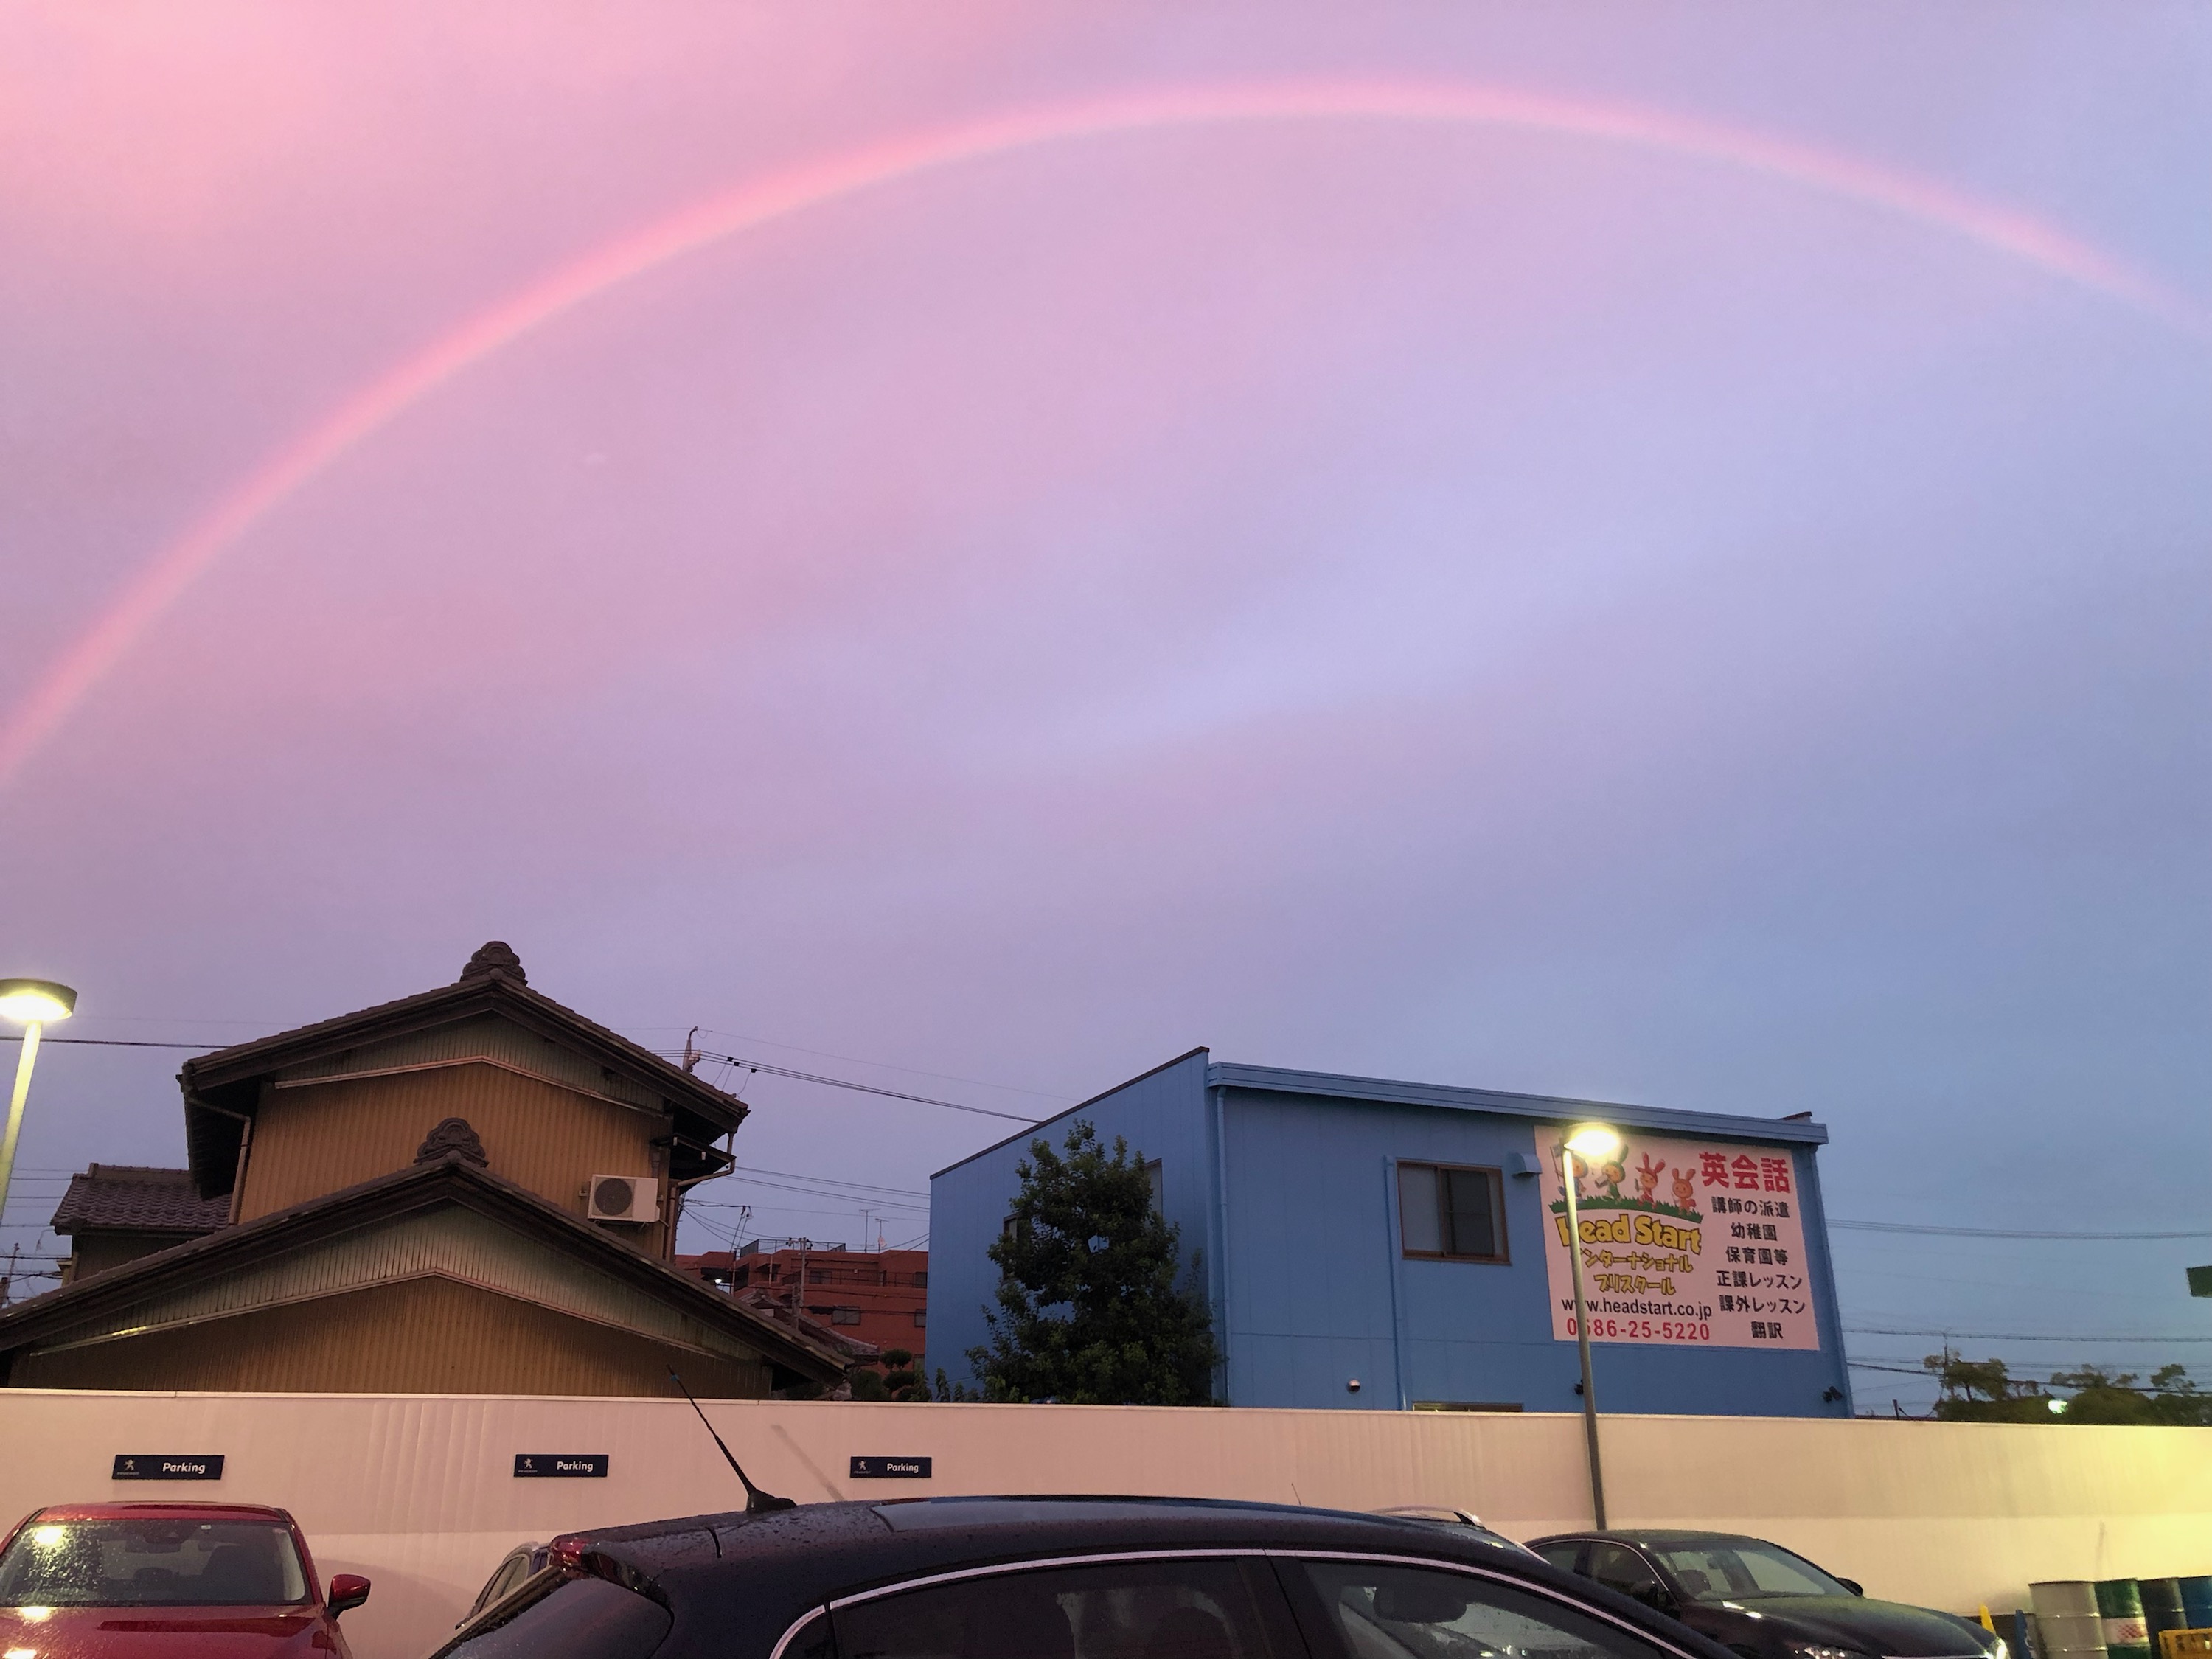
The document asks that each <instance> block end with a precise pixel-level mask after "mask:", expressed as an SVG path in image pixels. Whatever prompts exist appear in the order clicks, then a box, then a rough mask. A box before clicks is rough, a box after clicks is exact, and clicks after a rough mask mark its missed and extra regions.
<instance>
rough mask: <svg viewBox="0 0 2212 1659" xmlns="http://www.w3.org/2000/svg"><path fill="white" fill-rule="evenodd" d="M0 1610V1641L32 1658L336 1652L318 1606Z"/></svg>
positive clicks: (232, 1657) (183, 1658) (267, 1656)
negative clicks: (31, 1613) (33, 1615)
mask: <svg viewBox="0 0 2212 1659" xmlns="http://www.w3.org/2000/svg"><path fill="white" fill-rule="evenodd" d="M23 1613H24V1610H23V1609H22V1608H21V1607H0V1637H4V1638H6V1639H5V1641H4V1642H0V1646H5V1647H7V1648H9V1649H28V1650H30V1651H32V1652H33V1653H35V1654H36V1655H37V1656H38V1659H277V1656H279V1655H280V1654H281V1655H283V1656H285V1659H293V1656H295V1655H296V1656H299V1659H307V1656H310V1655H317V1654H320V1653H331V1654H335V1653H336V1652H337V1644H335V1643H333V1642H332V1641H331V1638H329V1637H328V1636H327V1635H325V1634H324V1632H323V1628H322V1624H323V1620H322V1612H321V1609H319V1608H318V1607H56V1608H54V1609H52V1612H51V1613H48V1615H47V1616H46V1618H44V1619H42V1620H31V1619H27V1618H25V1617H24V1616H23Z"/></svg>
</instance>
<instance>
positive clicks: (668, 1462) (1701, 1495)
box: [0, 1389, 2212, 1659]
mask: <svg viewBox="0 0 2212 1659" xmlns="http://www.w3.org/2000/svg"><path fill="white" fill-rule="evenodd" d="M707 1411H708V1415H709V1416H710V1417H711V1418H712V1419H714V1424H715V1426H716V1427H717V1428H718V1429H720V1431H721V1433H722V1436H723V1437H724V1438H725V1439H726V1440H727V1441H728V1442H729V1443H730V1445H731V1448H732V1450H734V1451H735V1452H736V1453H737V1454H738V1458H739V1460H740V1461H741V1462H744V1465H745V1469H746V1473H748V1474H750V1475H751V1476H752V1477H753V1479H754V1480H756V1481H757V1482H758V1483H759V1484H760V1485H762V1486H765V1487H767V1488H768V1489H769V1490H770V1491H772V1492H782V1493H784V1494H785V1495H787V1496H788V1497H791V1498H797V1499H799V1501H801V1502H802V1503H803V1502H807V1501H810V1500H814V1501H818V1500H821V1499H824V1498H851V1497H860V1498H907V1497H919V1496H922V1495H926V1494H927V1493H931V1492H1156V1493H1167V1494H1182V1495H1194V1496H1206V1497H1222V1498H1261V1499H1268V1500H1273V1501H1277V1502H1283V1503H1305V1504H1326V1505H1333V1506H1337V1507H1342V1508H1347V1509H1370V1508H1376V1507H1379V1506H1381V1505H1383V1504H1419V1503H1431V1504H1453V1505H1456V1506H1458V1507H1461V1508H1467V1509H1473V1510H1475V1511H1477V1512H1478V1513H1480V1515H1481V1516H1482V1517H1483V1518H1484V1519H1485V1520H1486V1521H1488V1522H1491V1523H1492V1524H1493V1525H1495V1526H1497V1527H1498V1528H1499V1529H1500V1530H1501V1531H1504V1532H1505V1533H1508V1534H1511V1535H1513V1536H1515V1537H1518V1538H1533V1537H1535V1536H1537V1535H1539V1534H1542V1533H1545V1532H1549V1531H1557V1530H1560V1529H1564V1528H1570V1527H1575V1526H1584V1525H1587V1524H1588V1523H1589V1511H1588V1509H1587V1504H1588V1486H1587V1485H1586V1483H1585V1477H1584V1474H1583V1461H1582V1438H1581V1437H1582V1425H1581V1420H1580V1419H1578V1418H1574V1417H1567V1416H1552V1415H1535V1414H1528V1415H1455V1414H1446V1413H1400V1412H1380V1411H1377V1412H1343V1411H1249V1410H1233V1411H1207V1410H1155V1409H1151V1408H1146V1407H1089V1406H891V1405H859V1404H849V1403H848V1404H830V1403H826V1402H825V1403H808V1404H790V1403H782V1402H757V1403H756V1402H750V1401H712V1402H709V1403H708V1407H707ZM0 1447H4V1455H0V1517H4V1518H0V1524H5V1523H6V1522H11V1521H13V1520H14V1518H15V1516H19V1515H21V1514H24V1513H26V1512H27V1511H29V1510H33V1509H34V1508H36V1507H37V1506H39V1505H40V1504H50V1503H58V1502H65V1501H71V1500H75V1501H84V1500H96V1499H111V1498H112V1499H131V1498H153V1497H163V1498H170V1497H173V1498H225V1499H234V1500H239V1501H243V1502H252V1503H269V1504H282V1505H283V1506H284V1507H285V1508H287V1509H289V1510H291V1511H292V1512H293V1514H294V1515H295V1516H298V1517H299V1520H300V1522H301V1526H302V1528H304V1529H305V1530H306V1532H307V1537H308V1541H309V1543H310V1545H311V1546H312V1547H313V1550H314V1552H315V1556H316V1565H317V1566H318V1567H319V1569H320V1571H322V1573H323V1574H324V1576H325V1577H326V1578H327V1577H328V1576H329V1575H330V1574H331V1572H334V1571H337V1572H361V1573H365V1574H367V1575H368V1577H370V1578H372V1579H374V1581H375V1585H376V1589H375V1593H374V1595H373V1596H372V1597H371V1599H370V1601H369V1603H368V1606H367V1607H363V1608H362V1609H360V1610H359V1611H358V1612H356V1613H349V1614H347V1615H346V1620H345V1623H346V1628H347V1631H348V1632H349V1637H350V1639H351V1642H352V1645H353V1649H354V1652H355V1654H356V1659H420V1656H422V1655H425V1654H427V1653H428V1652H429V1650H431V1649H432V1648H433V1647H434V1646H435V1645H436V1644H437V1643H438V1642H439V1641H440V1640H441V1639H442V1636H443V1633H444V1632H445V1631H446V1630H447V1627H449V1626H451V1625H452V1623H453V1620H454V1619H455V1618H456V1617H458V1616H459V1613H460V1611H461V1609H462V1608H463V1607H465V1605H466V1604H467V1602H468V1601H470V1599H471V1597H472V1596H473V1595H475V1593H476V1590H477V1588H478V1586H479V1585H481V1584H482V1583H483V1579H484V1577H486V1576H487V1575H488V1574H489V1571H490V1570H491V1568H492V1566H493V1565H495V1563H496V1562H497V1560H498V1559H499V1557H500V1556H501V1554H502V1553H504V1552H505V1551H506V1550H507V1548H508V1547H510V1546H511V1545H513V1544H515V1543H518V1542H520V1541H523V1540H525V1539H544V1538H547V1537H550V1536H552V1535H554V1534H557V1533H560V1532H562V1531H564V1530H568V1529H571V1528H580V1527H589V1526H595V1525H597V1526H605V1525H614V1524H618V1523H622V1522H632V1521H644V1520H650V1519H653V1518H654V1517H656V1516H677V1515H688V1514H696V1513H698V1512H700V1511H702V1510H722V1509H732V1508H735V1507H738V1504H740V1503H741V1501H742V1498H743V1493H742V1492H741V1491H740V1490H739V1489H738V1485H737V1481H736V1480H735V1478H734V1477H733V1476H732V1475H731V1474H729V1472H728V1470H727V1469H726V1468H725V1467H724V1465H723V1464H722V1462H721V1460H720V1456H719V1455H717V1454H716V1452H715V1451H714V1445H713V1443H712V1442H711V1441H709V1440H708V1437H707V1436H706V1433H705V1431H703V1430H702V1429H701V1427H700V1426H699V1424H698V1422H697V1420H696V1419H695V1418H693V1417H692V1415H691V1412H690V1407H687V1406H686V1405H684V1402H683V1401H680V1400H679V1401H672V1402H671V1401H661V1400H599V1399H535V1398H512V1397H503V1396H484V1395H428V1396H425V1395H157V1394H99V1393H85V1392H75V1391H62V1390H53V1391H46V1390H30V1389H0ZM118 1452H221V1453H222V1454H223V1455H225V1457H226V1458H227V1459H228V1464H227V1466H226V1468H225V1470H224V1478H223V1480H222V1482H221V1484H220V1485H216V1484H212V1483H197V1482H184V1483H179V1484H174V1485H167V1484H162V1485H155V1484H150V1483H136V1482H134V1483H116V1482H112V1481H110V1480H109V1479H108V1473H109V1469H110V1467H111V1465H112V1459H113V1457H114V1455H115V1454H116V1453H118ZM517 1452H607V1453H611V1455H612V1458H613V1463H612V1468H611V1474H610V1475H609V1477H608V1478H607V1479H605V1480H515V1479H514V1478H513V1474H512V1470H513V1457H514V1454H515V1453H517ZM1604 1453H1605V1457H1606V1462H1607V1472H1608V1480H1607V1492H1608V1495H1609V1497H1610V1498H1611V1500H1612V1509H1613V1517H1612V1518H1613V1522H1614V1524H1615V1525H1619V1526H1650V1525H1684V1526H1698V1527H1711V1528H1722V1529H1727V1530H1736V1531H1743V1532H1751V1533H1757V1534H1761V1535H1763V1536H1765V1537H1770V1538H1774V1539H1777V1540H1778V1541H1781V1542H1783V1543H1784V1544H1786V1545H1788V1546H1790V1547H1791V1548H1793V1549H1796V1550H1800V1551H1802V1553H1805V1554H1807V1555H1809V1556H1811V1557H1812V1558H1813V1559H1815V1560H1817V1561H1820V1562H1821V1563H1822V1564H1823V1565H1826V1566H1828V1567H1829V1568H1831V1569H1832V1570H1833V1571H1837V1572H1840V1573H1843V1574H1845V1575H1847V1576H1848V1577H1854V1578H1858V1579H1860V1580H1862V1581H1863V1582H1864V1583H1865V1584H1866V1587H1867V1589H1868V1592H1869V1594H1870V1595H1886V1596H1890V1597H1893V1598H1895V1599H1897V1600H1900V1601H1917V1602H1922V1603H1924V1604H1927V1605H1931V1606H1937V1607H1951V1608H1954V1609H1956V1610H1960V1611H1964V1612H1972V1610H1973V1608H1974V1607H1976V1605H1977V1604H1978V1603H1980V1602H1983V1601H1986V1602H1988V1603H1989V1605H1990V1607H1992V1608H1996V1609H1999V1610H2003V1609H2008V1608H2010V1607H2015V1606H2017V1605H2021V1604H2022V1603H2024V1602H2025V1601H2026V1599H2027V1597H2026V1589H2027V1584H2028V1583H2029V1582H2030V1581H2032V1580H2034V1579H2039V1578H2090V1577H2116V1576H2129V1577H2158V1576H2165V1575H2168V1574H2183V1573H2196V1572H2207V1571H2212V1429H2120V1428H2091V1427H2083V1426H2069V1425H2048V1426H2046V1425H2040V1424H2027V1425H1997V1424H1990V1425H1984V1424H1965V1423H1915V1422H1898V1421H1891V1420H1880V1419H1870V1420H1860V1421H1835V1420H1824V1419H1780V1418H1714V1417H1621V1418H1610V1419H1606V1421H1605V1424H1604ZM854 1454H880V1455H908V1454H911V1455H927V1456H930V1457H933V1458H934V1459H935V1460H936V1462H935V1475H934V1478H933V1480H927V1481H918V1480H881V1481H860V1482H857V1483H856V1482H852V1481H848V1480H847V1479H846V1478H845V1474H846V1469H847V1467H848V1464H847V1460H848V1458H849V1457H851V1456H852V1455H854Z"/></svg>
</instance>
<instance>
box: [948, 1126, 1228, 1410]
mask: <svg viewBox="0 0 2212 1659" xmlns="http://www.w3.org/2000/svg"><path fill="white" fill-rule="evenodd" d="M1064 1150H1065V1155H1064V1156H1063V1155H1062V1154H1061V1153H1059V1152H1054V1151H1053V1149H1052V1147H1051V1146H1050V1144H1049V1143H1048V1142H1047V1141H1045V1140H1043V1139H1036V1140H1032V1141H1031V1142H1030V1155H1029V1158H1028V1159H1027V1160H1026V1161H1025V1162H1024V1163H1022V1164H1018V1165H1017V1166H1016V1173H1017V1174H1018V1175H1019V1176H1021V1181H1022V1188H1021V1192H1020V1194H1019V1195H1018V1196H1017V1197H1016V1198H1015V1200H1014V1205H1013V1209H1012V1212H1010V1213H1009V1214H1008V1216H1007V1218H1006V1228H1005V1231H1003V1232H1002V1233H1001V1234H1000V1237H999V1241H998V1243H995V1244H994V1245H993V1246H992V1247H991V1260H992V1261H994V1262H996V1263H997V1264H998V1267H999V1291H998V1309H997V1310H996V1311H995V1312H993V1311H991V1310H985V1316H986V1318H987V1320H988V1321H989V1323H990V1328H991V1340H990V1341H989V1342H987V1343H986V1344H985V1345H983V1346H981V1347H976V1348H971V1349H969V1351H968V1358H969V1363H970V1364H972V1365H974V1367H975V1375H976V1376H978V1377H980V1378H981V1379H982V1384H983V1397H984V1398H985V1399H987V1400H1014V1401H1047V1400H1056V1401H1063V1402H1065V1403H1067V1404H1071V1405H1093V1406H1121V1405H1127V1406H1206V1405H1211V1404H1212V1403H1213V1370H1214V1367H1215V1366H1216V1365H1217V1364H1218V1363H1219V1361H1220V1351H1219V1350H1218V1347H1216V1346H1215V1344H1214V1340H1213V1323H1212V1313H1211V1311H1210V1310H1208V1308H1207V1306H1206V1301H1205V1298H1204V1297H1203V1296H1202V1295H1200V1292H1199V1291H1198V1289H1197V1279H1198V1257H1197V1255H1196V1253H1195V1252H1194V1253H1193V1254H1192V1255H1191V1258H1190V1264H1189V1269H1188V1280H1187V1282H1186V1274H1185V1271H1184V1267H1183V1257H1182V1237H1181V1234H1180V1231H1179V1230H1178V1229H1176V1228H1175V1227H1171V1226H1170V1225H1168V1223H1167V1221H1166V1220H1165V1218H1163V1217H1162V1216H1161V1215H1160V1214H1159V1212H1158V1211H1157V1210H1155V1209H1154V1208H1153V1207H1152V1182H1151V1181H1150V1180H1149V1179H1148V1178H1147V1176H1146V1173H1145V1164H1144V1159H1143V1157H1142V1155H1141V1154H1139V1153H1135V1152H1131V1151H1130V1150H1129V1143H1128V1142H1127V1140H1126V1139H1121V1137H1119V1136H1117V1137H1115V1141H1114V1146H1113V1150H1112V1151H1111V1152H1108V1150H1107V1149H1106V1147H1105V1146H1103V1144H1101V1142H1100V1141H1099V1139H1098V1132H1097V1128H1096V1127H1093V1126H1092V1125H1091V1124H1089V1123H1084V1122H1078V1123H1077V1124H1076V1125H1075V1126H1074V1127H1073V1128H1071V1129H1070V1130H1069V1131H1068V1134H1067V1141H1066V1147H1065V1149H1064Z"/></svg>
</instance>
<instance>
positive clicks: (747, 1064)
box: [653, 1048, 1044, 1127]
mask: <svg viewBox="0 0 2212 1659" xmlns="http://www.w3.org/2000/svg"><path fill="white" fill-rule="evenodd" d="M653 1052H654V1053H656V1054H660V1055H661V1056H662V1057H663V1058H664V1059H665V1058H669V1057H671V1056H677V1055H680V1054H682V1053H683V1052H684V1051H683V1050H681V1049H678V1048H660V1049H655V1050H654V1051H653ZM692 1052H693V1053H695V1054H698V1055H699V1058H700V1059H702V1060H719V1061H720V1062H721V1063H722V1064H723V1065H725V1066H743V1067H744V1069H745V1070H746V1071H748V1072H759V1073H764V1074H766V1075H767V1076H769V1077H787V1078H792V1079H796V1080H797V1081H799V1082H800V1083H819V1084H823V1085H826V1086H828V1087H829V1088H832V1089H850V1090H852V1091H854V1092H855V1093H856V1094H863V1095H881V1096H882V1097H884V1099H886V1100H910V1101H913V1102H914V1103H915V1104H916V1105H920V1106H942V1107H943V1108H945V1110H947V1111H951V1112H973V1113H975V1115H976V1116H978V1117H1001V1118H1004V1119H1006V1121H1008V1122H1009V1123H1027V1124H1029V1125H1030V1126H1031V1127H1035V1126H1036V1125H1037V1124H1039V1123H1042V1122H1043V1121H1044V1120H1043V1119H1042V1118H1037V1117H1025V1116H1024V1115H1022V1114H1021V1113H1019V1112H1001V1111H997V1110H994V1109H993V1108H991V1107H988V1106H969V1105H967V1104H965V1103H963V1102H960V1101H957V1100H939V1099H937V1098H935V1097H933V1096H930V1095H910V1094H908V1093H906V1092H905V1091H902V1090H898V1089H878V1087H876V1085H874V1084H872V1083H854V1082H853V1081H852V1080H851V1079H848V1078H842V1077H823V1075H822V1074H821V1073H818V1072H794V1071H793V1070H792V1069H791V1068H790V1067H789V1066H771V1065H769V1063H768V1062H767V1061H766V1060H744V1059H742V1058H740V1057H739V1056H738V1055H736V1054H705V1053H702V1052H700V1051H699V1050H696V1049H694V1050H693V1051H692Z"/></svg>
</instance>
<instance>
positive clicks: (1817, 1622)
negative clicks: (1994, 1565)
mask: <svg viewBox="0 0 2212 1659" xmlns="http://www.w3.org/2000/svg"><path fill="white" fill-rule="evenodd" d="M1697 1611H1698V1612H1699V1613H1704V1614H1705V1615H1706V1618H1705V1619H1704V1620H1697V1619H1692V1620H1691V1622H1692V1623H1694V1624H1701V1625H1702V1624H1706V1623H1708V1622H1710V1623H1711V1624H1714V1625H1724V1626H1727V1628H1728V1630H1729V1634H1730V1636H1731V1637H1734V1636H1735V1634H1736V1633H1737V1632H1742V1634H1743V1635H1745V1636H1751V1635H1753V1634H1754V1632H1755V1634H1756V1636H1757V1638H1760V1639H1761V1640H1762V1642H1763V1643H1772V1642H1777V1641H1780V1642H1808V1643H1813V1644H1818V1645H1820V1646H1821V1647H1831V1648H1849V1649H1850V1650H1852V1651H1853V1652H1855V1653H1864V1654H1879V1655H1884V1656H1889V1659H1933V1656H1936V1655H1958V1656H1972V1659H1979V1656H1980V1655H1981V1654H1982V1653H1983V1652H1984V1648H1983V1645H1982V1644H1981V1643H1980V1642H1978V1641H1977V1640H1976V1639H1975V1638H1974V1634H1973V1632H1972V1631H1971V1630H1970V1629H1969V1628H1968V1626H1967V1625H1966V1621H1965V1620H1960V1619H1954V1618H1953V1617H1952V1616H1951V1615H1950V1614H1948V1613H1936V1612H1933V1611H1931V1610H1930V1609H1929V1608H1927V1607H1907V1606H1906V1605H1905V1603H1903V1602H1902V1601H1874V1600H1872V1599H1870V1598H1869V1597H1867V1596H1863V1595H1761V1596H1755V1597H1747V1598H1746V1599H1745V1600H1743V1601H1738V1602H1735V1603H1729V1602H1717V1601H1706V1602H1702V1603H1700V1604H1699V1607H1698V1609H1697ZM1752 1613H1757V1614H1758V1615H1759V1616H1758V1617H1757V1618H1756V1619H1754V1618H1753V1617H1751V1614H1752Z"/></svg>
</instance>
